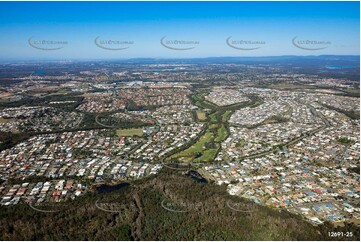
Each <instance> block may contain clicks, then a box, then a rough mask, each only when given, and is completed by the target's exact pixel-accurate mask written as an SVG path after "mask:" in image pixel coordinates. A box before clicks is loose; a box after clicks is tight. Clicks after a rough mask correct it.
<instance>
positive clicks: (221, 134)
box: [214, 125, 227, 142]
mask: <svg viewBox="0 0 361 242" xmlns="http://www.w3.org/2000/svg"><path fill="white" fill-rule="evenodd" d="M226 138H227V129H226V127H225V126H224V125H222V126H221V127H220V128H219V129H218V130H217V137H216V138H215V139H214V141H215V142H222V141H223V140H225V139H226Z"/></svg>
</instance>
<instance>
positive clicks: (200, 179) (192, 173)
mask: <svg viewBox="0 0 361 242" xmlns="http://www.w3.org/2000/svg"><path fill="white" fill-rule="evenodd" d="M186 176H188V177H190V178H192V179H194V180H196V181H197V182H200V183H208V181H207V179H205V178H204V177H203V176H202V175H201V174H199V173H198V172H197V171H195V170H190V171H188V172H187V173H186Z"/></svg>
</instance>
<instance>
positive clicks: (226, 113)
mask: <svg viewBox="0 0 361 242" xmlns="http://www.w3.org/2000/svg"><path fill="white" fill-rule="evenodd" d="M231 113H232V111H230V110H227V111H226V112H224V114H222V122H223V123H225V122H227V120H228V118H229V116H230V115H231Z"/></svg>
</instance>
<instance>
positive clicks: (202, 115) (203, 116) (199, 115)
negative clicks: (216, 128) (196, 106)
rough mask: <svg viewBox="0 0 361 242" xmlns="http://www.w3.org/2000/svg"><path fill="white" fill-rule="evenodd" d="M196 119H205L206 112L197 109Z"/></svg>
mask: <svg viewBox="0 0 361 242" xmlns="http://www.w3.org/2000/svg"><path fill="white" fill-rule="evenodd" d="M197 119H198V120H199V121H205V120H207V116H206V113H205V112H203V111H197Z"/></svg>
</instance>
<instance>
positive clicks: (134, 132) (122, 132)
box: [117, 129, 143, 137]
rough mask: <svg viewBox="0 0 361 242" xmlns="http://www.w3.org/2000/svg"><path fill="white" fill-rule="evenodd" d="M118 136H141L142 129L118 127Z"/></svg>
mask: <svg viewBox="0 0 361 242" xmlns="http://www.w3.org/2000/svg"><path fill="white" fill-rule="evenodd" d="M117 135H118V136H121V137H122V136H142V135H143V130H142V129H118V130H117Z"/></svg>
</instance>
